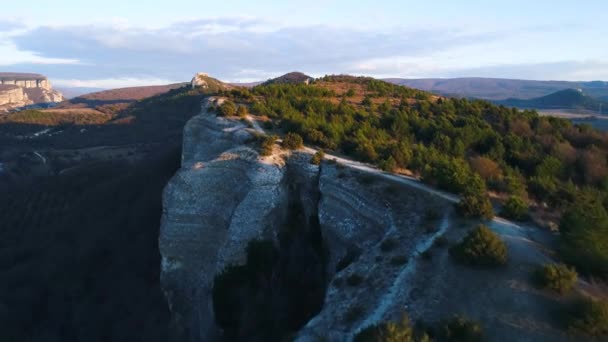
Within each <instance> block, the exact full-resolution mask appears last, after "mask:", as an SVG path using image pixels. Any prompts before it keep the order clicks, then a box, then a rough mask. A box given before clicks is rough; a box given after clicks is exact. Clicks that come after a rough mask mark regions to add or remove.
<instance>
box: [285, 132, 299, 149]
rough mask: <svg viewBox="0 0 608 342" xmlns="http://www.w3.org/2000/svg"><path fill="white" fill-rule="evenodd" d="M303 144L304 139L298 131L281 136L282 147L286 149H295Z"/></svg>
mask: <svg viewBox="0 0 608 342" xmlns="http://www.w3.org/2000/svg"><path fill="white" fill-rule="evenodd" d="M302 146H304V140H302V136H301V135H299V134H298V133H292V132H289V133H287V134H286V135H285V137H284V138H283V147H284V148H286V149H288V150H297V149H299V148H302Z"/></svg>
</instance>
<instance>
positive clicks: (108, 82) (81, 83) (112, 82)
mask: <svg viewBox="0 0 608 342" xmlns="http://www.w3.org/2000/svg"><path fill="white" fill-rule="evenodd" d="M52 81H53V84H54V85H56V86H59V87H78V88H105V89H113V88H126V87H137V86H145V85H163V84H171V83H179V82H181V81H175V80H168V79H163V78H155V77H147V78H130V77H125V78H107V79H93V80H80V79H53V80H52Z"/></svg>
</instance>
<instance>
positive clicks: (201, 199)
mask: <svg viewBox="0 0 608 342" xmlns="http://www.w3.org/2000/svg"><path fill="white" fill-rule="evenodd" d="M209 101H213V99H210V100H209ZM250 137H251V133H250V132H249V130H248V128H247V126H246V125H244V124H243V123H242V122H240V121H238V120H228V119H222V118H217V117H215V115H213V114H212V113H208V112H207V111H206V110H205V109H204V110H203V112H202V114H201V115H198V116H196V117H194V118H192V119H191V120H190V121H189V122H188V123H187V125H186V127H185V129H184V146H183V155H182V157H183V158H182V168H181V169H180V170H179V172H178V173H177V174H176V175H175V176H174V177H173V179H172V180H171V181H170V182H169V184H168V185H167V187H166V189H165V192H164V196H163V215H162V223H161V232H160V239H159V243H160V251H161V255H162V272H161V274H162V280H161V281H162V286H163V289H164V291H165V295H166V297H167V299H168V302H169V306H170V309H171V310H172V313H173V324H174V327H175V330H176V331H178V333H179V335H180V336H181V338H186V339H188V340H192V341H213V340H215V339H216V338H217V337H218V333H219V332H218V329H217V327H216V325H215V322H214V318H213V317H214V316H213V308H212V302H211V289H212V286H213V278H214V276H215V275H216V274H217V273H218V272H220V271H221V270H222V269H223V268H224V267H225V266H226V265H228V264H239V263H242V262H243V261H244V257H245V246H246V244H247V243H248V241H250V240H252V239H256V238H266V239H268V238H269V239H273V238H274V236H273V235H274V232H275V230H276V227H274V225H273V222H274V221H276V217H277V216H280V213H278V211H280V205H281V203H283V202H284V198H283V196H284V194H283V192H282V188H281V186H280V185H281V181H282V178H283V176H284V168H283V167H282V166H280V165H276V164H274V163H271V162H267V161H265V160H264V159H263V158H260V157H259V155H258V153H257V152H256V151H255V150H254V149H252V148H251V147H249V146H246V144H245V141H246V139H248V138H250Z"/></svg>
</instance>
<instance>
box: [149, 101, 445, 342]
mask: <svg viewBox="0 0 608 342" xmlns="http://www.w3.org/2000/svg"><path fill="white" fill-rule="evenodd" d="M216 104H217V101H216V100H215V99H209V100H208V101H207V104H206V105H205V107H206V106H210V105H216ZM252 134H253V130H252V129H251V128H248V126H247V125H245V124H244V123H243V122H242V121H239V120H236V119H235V120H231V119H227V118H220V117H216V116H215V115H214V114H213V113H212V112H208V111H207V110H206V109H205V108H204V109H203V112H202V113H201V114H200V115H198V116H196V117H194V118H192V119H191V120H190V121H189V122H188V123H187V125H186V127H185V129H184V146H183V155H182V168H181V170H180V171H179V172H178V173H177V174H176V175H175V176H174V177H173V179H172V180H171V181H170V182H169V184H168V185H167V187H166V189H165V193H164V198H163V205H164V210H163V217H162V225H161V235H160V241H159V242H160V251H161V255H162V286H163V289H164V291H165V294H166V297H167V299H168V302H169V305H170V308H171V311H172V313H173V318H174V320H173V324H174V328H175V330H176V332H177V334H178V335H179V336H180V337H181V338H183V339H186V340H189V341H213V340H216V339H217V338H218V337H219V336H220V334H221V330H220V329H219V327H218V326H217V325H216V322H215V319H214V312H213V303H212V296H211V293H212V288H213V281H214V277H215V276H216V275H217V274H218V273H220V272H221V271H222V270H223V269H224V268H225V267H226V266H228V265H233V264H236V265H239V264H243V263H244V262H245V248H246V246H247V244H248V242H249V241H251V240H253V239H260V238H263V239H269V240H274V241H276V240H277V236H278V235H279V234H280V233H281V229H282V228H281V227H282V226H283V223H284V221H285V218H286V215H287V210H288V208H287V204H288V203H289V202H290V200H289V199H290V198H292V197H294V196H295V197H297V199H296V200H297V202H298V203H299V204H300V209H301V210H302V211H303V212H304V213H303V215H302V217H304V218H305V220H315V221H318V222H319V223H320V227H321V232H322V236H323V240H324V244H325V246H326V248H327V251H328V258H327V267H326V273H327V279H334V278H336V277H337V278H344V277H346V276H347V274H353V273H355V272H361V273H362V274H365V275H366V276H368V277H370V278H371V277H372V275H371V273H372V272H376V271H379V270H380V269H381V271H382V272H384V273H386V276H384V277H380V278H378V279H376V280H375V281H376V282H377V287H376V288H375V289H374V290H373V291H364V292H363V293H359V294H358V296H359V298H361V299H362V304H359V305H366V308H367V309H368V310H369V313H368V314H369V315H371V314H372V311H373V310H372V308H374V307H377V305H378V304H379V301H380V300H381V298H382V295H383V294H384V293H386V292H387V291H388V290H389V289H390V288H391V286H394V285H393V283H394V282H395V281H396V280H397V278H398V274H397V273H395V272H393V268H394V267H393V266H391V265H390V263H388V262H387V261H383V262H382V263H381V265H376V266H373V267H372V268H370V265H374V264H375V263H376V261H375V258H376V257H377V256H378V255H379V254H382V252H381V251H380V249H379V248H380V247H379V245H380V243H381V242H382V241H384V240H385V239H388V238H390V239H399V240H402V239H404V240H405V241H408V242H407V243H404V244H400V245H399V246H398V247H397V248H396V250H398V251H399V253H401V254H402V255H403V257H404V258H412V259H413V258H414V257H413V256H414V254H416V253H419V251H418V249H419V246H418V244H419V243H420V241H424V242H425V243H430V242H428V241H431V240H432V238H433V235H432V234H426V233H425V229H426V228H424V227H423V225H422V224H421V222H422V221H423V220H424V218H423V214H420V213H425V212H426V211H427V210H428V209H429V208H435V209H436V210H437V211H439V212H446V210H448V209H446V208H449V203H447V202H446V201H443V200H441V199H438V198H433V197H432V196H431V195H428V194H426V193H423V192H421V191H419V190H417V189H413V188H411V189H409V188H405V189H403V187H402V186H400V185H399V184H394V183H392V182H390V181H387V180H384V179H381V178H377V177H376V178H375V177H373V176H372V178H368V175H365V174H362V173H361V172H360V171H356V170H349V169H344V168H343V167H342V166H340V165H338V164H333V163H326V164H324V165H323V166H321V167H319V166H315V165H312V164H310V163H309V161H310V157H311V155H310V154H308V153H305V152H296V153H288V152H282V153H280V152H279V153H275V154H274V155H272V156H269V157H260V156H259V154H258V153H257V151H256V149H255V148H253V146H252V145H251V144H250V143H249V141H250V140H251V137H252ZM294 189H297V190H294ZM386 192H389V193H391V194H392V195H390V196H386ZM306 224H312V223H309V222H307V223H306ZM432 224H434V225H439V224H440V223H439V222H434V223H432ZM430 239H431V240H430ZM417 248H418V249H417ZM349 258H350V259H351V260H349ZM402 281H406V279H403V280H402ZM327 287H328V288H329V290H328V291H327V294H326V298H325V301H326V303H329V304H330V305H326V306H325V307H324V308H323V309H322V310H321V312H320V313H319V315H318V316H317V317H315V318H314V319H313V320H312V321H310V322H309V323H308V325H306V327H304V329H303V330H302V332H301V337H300V340H303V341H306V340H308V338H311V336H316V334H319V333H322V334H323V336H334V337H335V338H336V339H337V340H340V339H342V338H347V337H348V336H350V335H349V334H351V335H352V330H353V329H354V328H356V326H354V325H353V322H347V321H345V320H343V319H342V316H343V315H344V313H345V312H347V311H348V309H349V307H351V306H352V305H353V303H352V302H353V301H352V297H351V296H353V295H355V293H354V292H357V291H354V290H348V289H347V290H345V291H338V290H337V288H335V287H331V285H330V284H329V283H328V284H327ZM363 303H364V304H363ZM398 305H399V302H398V301H395V302H394V304H390V305H388V306H387V307H386V310H384V311H383V312H381V313H379V314H377V316H378V319H381V318H385V316H386V315H389V314H391V313H392V311H391V310H390V309H391V308H395V307H396V306H398ZM394 311H398V310H396V309H395V310H394ZM361 318H362V317H361ZM332 340H334V339H332Z"/></svg>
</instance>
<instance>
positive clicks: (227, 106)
mask: <svg viewBox="0 0 608 342" xmlns="http://www.w3.org/2000/svg"><path fill="white" fill-rule="evenodd" d="M217 114H218V115H220V116H233V115H235V114H236V105H235V104H234V102H232V101H230V100H226V101H224V103H222V105H221V106H220V107H219V108H218V111H217Z"/></svg>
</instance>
